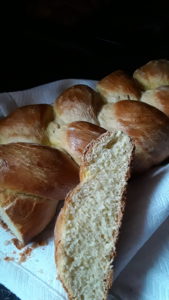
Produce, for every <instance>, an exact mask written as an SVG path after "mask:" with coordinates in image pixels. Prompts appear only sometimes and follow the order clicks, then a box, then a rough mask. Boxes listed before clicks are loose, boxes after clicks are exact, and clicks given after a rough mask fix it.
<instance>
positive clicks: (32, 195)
mask: <svg viewBox="0 0 169 300" xmlns="http://www.w3.org/2000/svg"><path fill="white" fill-rule="evenodd" d="M78 182H79V172H78V168H77V166H76V164H75V163H74V162H73V160H72V159H70V158H69V157H68V156H67V155H66V154H64V153H62V152H61V151H59V150H57V149H53V148H50V147H45V146H40V145H33V144H28V143H13V144H7V145H0V218H1V219H2V221H3V222H4V223H5V224H6V225H7V226H8V228H9V229H10V230H11V231H12V233H13V234H14V235H15V236H16V237H17V239H18V240H19V241H21V242H22V243H24V244H25V243H27V242H29V241H30V240H31V239H32V238H33V237H34V236H35V235H37V234H38V233H39V232H41V231H42V230H43V229H44V228H45V227H46V225H47V224H48V223H49V222H50V221H51V219H52V217H53V216H54V214H55V212H56V207H57V204H58V202H59V200H62V199H64V198H65V196H66V194H67V193H68V192H69V191H70V189H72V188H73V187H74V186H75V185H76V184H77V183H78Z"/></svg>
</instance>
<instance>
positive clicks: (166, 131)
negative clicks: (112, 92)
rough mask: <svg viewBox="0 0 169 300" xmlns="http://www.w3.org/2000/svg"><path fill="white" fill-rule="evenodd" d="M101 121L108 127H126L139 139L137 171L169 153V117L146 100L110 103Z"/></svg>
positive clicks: (136, 154)
mask: <svg viewBox="0 0 169 300" xmlns="http://www.w3.org/2000/svg"><path fill="white" fill-rule="evenodd" d="M99 121H100V124H101V126H102V127H103V128H106V129H107V130H123V131H124V132H125V133H126V134H128V135H129V136H130V137H131V138H132V139H133V141H134V143H135V147H136V149H135V158H134V162H133V164H134V166H133V171H134V172H143V171H145V170H148V169H149V168H151V167H152V166H154V165H157V164H159V163H161V162H162V161H163V160H165V159H166V158H168V156H169V118H168V117H167V116H166V115H165V114H164V113H162V112H161V111H159V110H158V109H156V108H155V107H152V106H150V105H148V104H146V103H143V102H140V101H129V100H126V101H120V102H117V103H111V104H106V105H104V107H103V108H102V110H101V112H100V114H99Z"/></svg>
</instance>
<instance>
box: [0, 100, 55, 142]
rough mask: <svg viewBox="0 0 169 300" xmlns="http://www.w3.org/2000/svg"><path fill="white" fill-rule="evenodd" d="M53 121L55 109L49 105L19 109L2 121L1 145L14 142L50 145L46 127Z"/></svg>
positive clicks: (0, 121)
mask: <svg viewBox="0 0 169 300" xmlns="http://www.w3.org/2000/svg"><path fill="white" fill-rule="evenodd" d="M53 119H54V112H53V108H52V106H51V105H48V104H35V105H27V106H23V107H20V108H17V109H16V110H15V111H14V112H13V113H11V114H10V115H9V116H7V117H5V118H4V119H1V120H0V144H8V143H13V142H27V143H37V144H48V137H47V135H46V127H47V125H48V123H49V122H51V121H52V120H53Z"/></svg>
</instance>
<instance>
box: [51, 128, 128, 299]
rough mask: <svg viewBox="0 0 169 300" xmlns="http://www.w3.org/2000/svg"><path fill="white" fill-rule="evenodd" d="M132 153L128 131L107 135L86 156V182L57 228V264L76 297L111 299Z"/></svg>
mask: <svg viewBox="0 0 169 300" xmlns="http://www.w3.org/2000/svg"><path fill="white" fill-rule="evenodd" d="M132 152H133V145H132V143H131V140H130V138H129V137H128V136H127V135H125V134H124V133H122V132H120V131H119V132H117V133H111V134H110V133H109V134H107V133H106V134H103V135H102V136H101V137H100V138H99V139H98V140H97V142H96V143H94V145H93V146H92V147H91V149H89V150H88V151H87V152H86V155H85V162H84V166H82V168H81V178H82V182H81V183H80V184H79V185H78V186H77V187H76V188H75V189H74V190H73V191H72V192H71V193H70V194H69V195H68V198H67V199H66V202H65V206H64V208H63V209H62V212H61V214H60V216H59V219H58V222H57V224H56V235H57V233H58V237H56V239H57V240H58V243H57V246H56V261H57V265H58V270H59V275H60V278H61V280H62V282H63V285H64V286H65V288H66V290H67V291H68V293H69V296H70V299H78V300H91V299H92V300H94V299H97V300H98V299H99V300H101V299H106V295H107V290H108V288H109V286H110V284H111V281H112V278H111V274H112V262H113V258H114V254H115V245H116V240H117V236H118V234H119V227H120V223H121V217H122V212H123V207H124V201H123V200H124V195H125V190H126V182H127V179H128V177H129V166H130V163H131V157H132ZM57 247H58V249H57ZM57 252H58V253H57Z"/></svg>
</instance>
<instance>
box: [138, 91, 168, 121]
mask: <svg viewBox="0 0 169 300" xmlns="http://www.w3.org/2000/svg"><path fill="white" fill-rule="evenodd" d="M140 100H141V101H142V102H144V103H147V104H150V105H152V106H154V107H156V108H158V109H159V110H161V111H162V112H163V113H164V114H165V115H167V116H168V117H169V86H161V87H159V88H156V89H154V90H148V91H146V92H144V93H143V94H142V97H141V99H140Z"/></svg>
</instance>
